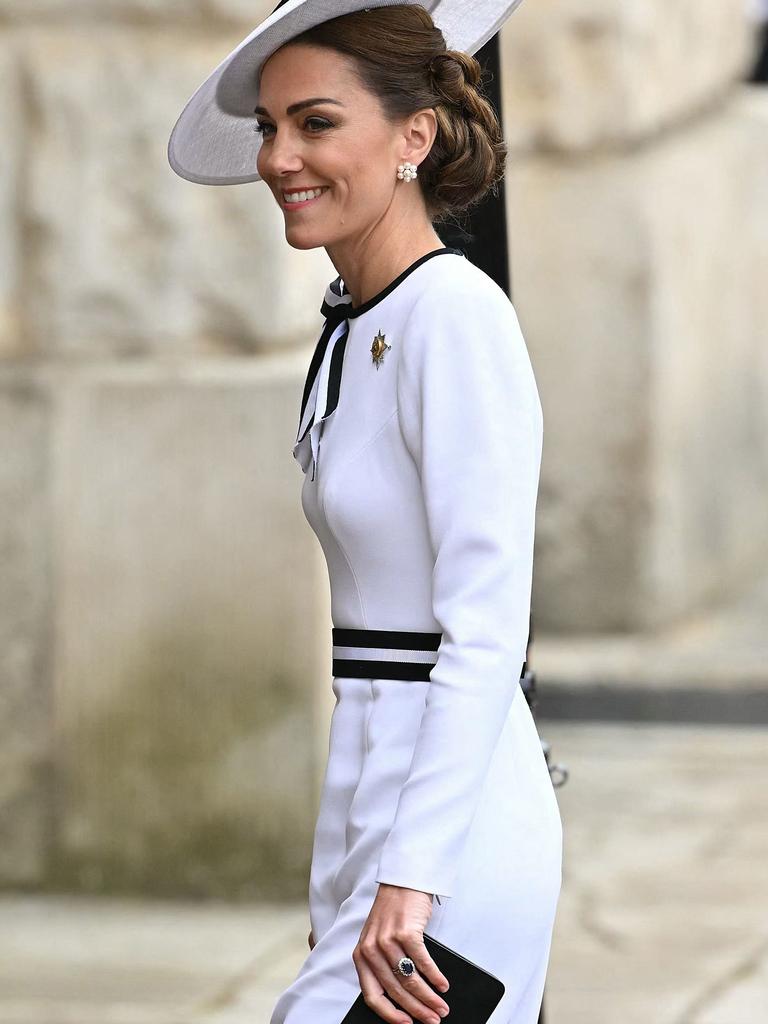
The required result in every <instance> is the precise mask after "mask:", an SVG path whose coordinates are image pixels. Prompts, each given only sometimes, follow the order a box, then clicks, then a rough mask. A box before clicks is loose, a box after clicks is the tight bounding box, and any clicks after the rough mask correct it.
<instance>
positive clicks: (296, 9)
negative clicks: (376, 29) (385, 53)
mask: <svg viewBox="0 0 768 1024" xmlns="http://www.w3.org/2000/svg"><path fill="white" fill-rule="evenodd" d="M417 2H418V3H420V6H422V7H425V8H426V9H427V10H428V11H429V13H430V14H431V15H432V20H433V21H434V23H435V25H436V26H437V27H438V28H439V29H440V30H441V31H442V33H443V35H444V37H445V41H446V45H447V46H448V49H449V50H463V51H464V52H465V53H470V54H473V53H476V52H477V50H479V49H480V47H481V46H483V45H484V44H485V43H486V42H488V40H489V39H490V38H491V37H492V36H493V35H495V33H496V32H498V31H499V29H500V28H501V26H502V25H503V24H504V22H505V20H506V19H507V18H508V17H509V15H510V14H511V13H512V12H513V11H514V10H515V8H516V7H518V6H519V5H520V3H521V2H522V0H281V2H280V3H279V4H278V5H277V7H276V8H275V9H274V11H273V12H272V13H271V14H270V15H269V17H268V18H266V19H265V20H264V21H262V23H261V24H260V25H259V26H258V27H257V28H255V29H254V30H253V32H251V33H250V35H248V36H246V37H245V39H243V40H242V42H240V43H238V45H237V46H236V47H235V49H234V50H233V51H232V52H231V53H230V54H228V56H226V57H225V58H224V60H223V61H222V62H221V63H220V64H219V65H218V67H217V68H215V70H214V71H213V72H212V73H211V74H210V75H209V76H208V78H207V79H206V80H205V81H204V82H203V84H202V85H201V86H199V87H198V88H197V89H196V90H195V92H194V93H193V94H192V96H191V97H190V99H189V100H188V101H187V104H186V106H185V107H184V109H183V110H182V112H181V114H180V116H179V118H178V120H177V121H176V124H175V125H174V127H173V131H172V132H171V136H170V139H169V140H168V161H169V163H170V165H171V167H172V168H173V169H174V171H175V172H176V173H177V174H178V175H180V176H181V177H182V178H186V179H187V180H188V181H194V182H196V183H198V184H200V185H241V184H243V183H245V182H247V181H260V180H261V176H260V175H259V173H258V171H257V170H256V158H257V156H258V152H259V148H260V146H261V136H260V135H259V133H258V132H255V131H254V126H255V123H256V122H255V116H254V107H255V106H256V105H257V103H258V100H259V97H258V93H259V75H260V73H261V66H262V64H264V62H265V61H266V59H267V58H268V57H270V56H271V55H272V54H273V53H274V52H275V50H278V49H279V48H280V47H281V46H282V45H283V44H284V43H287V42H288V40H289V39H292V38H293V37H294V36H297V35H299V33H301V32H303V31H304V30H305V29H308V28H311V27H312V26H313V25H318V24H319V23H320V22H322V21H328V20H329V19H331V18H338V17H340V16H341V15H343V14H350V13H351V12H352V11H360V10H364V9H366V8H373V7H391V6H393V5H394V4H401V3H414V4H415V3H417Z"/></svg>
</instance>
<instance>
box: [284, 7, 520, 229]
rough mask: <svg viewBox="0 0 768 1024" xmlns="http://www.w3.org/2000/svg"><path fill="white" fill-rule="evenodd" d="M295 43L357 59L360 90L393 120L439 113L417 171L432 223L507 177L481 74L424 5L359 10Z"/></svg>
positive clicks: (498, 128)
mask: <svg viewBox="0 0 768 1024" xmlns="http://www.w3.org/2000/svg"><path fill="white" fill-rule="evenodd" d="M290 43H311V44H313V45H316V46H325V47H328V48H329V49H332V50H335V51H336V52H337V53H342V54H344V55H346V56H348V57H352V58H354V59H353V65H354V66H355V69H356V72H357V74H358V76H359V78H360V81H361V83H362V85H363V86H364V87H366V88H367V89H369V90H370V91H371V92H372V93H374V94H375V95H376V96H377V97H378V98H379V100H380V101H381V104H382V106H383V108H384V112H385V115H386V116H387V117H389V118H391V119H392V120H393V121H396V120H399V119H401V118H404V117H408V116H409V115H410V114H414V113H416V112H417V111H419V110H424V109H426V108H429V107H432V108H434V111H435V116H436V118H437V134H436V136H435V140H434V143H433V145H432V148H431V149H430V151H429V153H428V155H427V156H426V158H425V159H424V161H423V163H422V164H421V165H420V166H419V173H418V179H419V182H420V185H421V189H422V192H423V194H424V199H425V203H426V207H427V213H428V214H429V217H430V219H431V220H432V221H439V220H443V219H445V218H446V217H448V216H450V215H452V214H457V213H461V212H463V211H465V210H467V209H468V208H469V207H471V206H473V205H475V204H476V203H478V202H480V200H481V199H482V198H483V197H484V196H485V195H486V193H487V192H488V191H489V190H491V189H493V188H494V187H495V185H496V183H497V182H498V181H500V179H501V178H502V177H503V176H504V168H505V163H506V157H507V147H506V144H505V142H504V138H503V135H502V130H501V126H500V124H499V120H498V117H497V115H496V113H495V111H494V109H493V107H492V106H491V104H490V102H489V101H488V99H487V97H486V96H485V95H484V93H483V90H482V84H481V77H482V68H481V66H480V64H479V63H478V61H477V60H475V58H474V57H472V56H471V55H470V54H468V53H464V52H463V51H461V50H449V49H447V48H446V44H445V38H444V36H443V33H442V32H441V31H440V29H439V28H437V27H436V25H435V24H434V22H433V21H432V17H431V15H430V14H429V12H428V11H427V10H426V9H425V8H424V7H422V6H420V5H418V4H395V5H392V6H386V7H376V8H369V9H368V10H364V11H354V12H353V13H351V14H344V15H341V16H340V17H338V18H332V19H330V20H329V21H324V22H321V23H320V24H319V25H315V26H313V27H312V28H310V29H307V30H306V31H305V32H302V33H301V35H299V36H295V37H294V38H293V39H292V40H290V42H289V44H288V45H290Z"/></svg>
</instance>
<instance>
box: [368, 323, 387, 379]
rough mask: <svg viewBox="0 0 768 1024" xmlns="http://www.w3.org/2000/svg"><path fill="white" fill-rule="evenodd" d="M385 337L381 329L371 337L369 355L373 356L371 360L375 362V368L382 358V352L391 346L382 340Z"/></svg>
mask: <svg viewBox="0 0 768 1024" xmlns="http://www.w3.org/2000/svg"><path fill="white" fill-rule="evenodd" d="M385 337H386V335H384V334H382V333H381V329H379V333H378V334H377V335H376V337H375V338H374V339H373V344H372V345H371V356H372V357H373V362H374V363H375V365H376V369H377V370H378V368H379V363H380V362H381V361H382V359H383V358H384V353H385V352H386V351H387V349H388V348H392V346H391V345H387V343H386V342H385V341H384V338H385Z"/></svg>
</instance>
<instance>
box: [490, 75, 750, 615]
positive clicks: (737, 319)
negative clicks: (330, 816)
mask: <svg viewBox="0 0 768 1024" xmlns="http://www.w3.org/2000/svg"><path fill="white" fill-rule="evenodd" d="M767 165H768V93H765V92H764V91H761V90H760V89H759V88H757V87H748V86H744V87H742V88H741V89H740V90H737V91H736V92H735V93H734V97H733V100H732V102H730V103H729V104H728V105H727V106H725V107H724V108H723V109H722V110H721V111H720V113H719V114H718V115H717V116H713V117H707V118H703V119H700V120H699V121H698V122H696V123H692V124H691V125H689V126H688V128H687V130H686V131H684V132H683V131H681V132H678V133H676V134H675V135H674V136H669V137H667V138H666V139H665V140H664V141H663V142H660V143H658V144H656V145H654V146H652V147H651V146H649V147H646V148H644V149H643V150H642V151H635V152H633V153H632V154H627V155H620V156H610V157H604V158H600V159H597V158H592V159H590V160H586V161H568V162H562V161H557V160H555V159H550V158H547V157H543V156H538V157H535V158H530V159H525V160H520V161H518V162H517V163H516V164H515V166H514V167H513V169H512V171H511V173H510V176H509V181H508V186H509V187H508V188H507V198H508V204H509V213H510V231H511V237H512V265H513V271H512V273H513V285H514V298H515V304H516V307H517V309H518V312H519V314H520V317H521V322H522V324H523V328H524V330H525V333H526V337H527V340H528V342H529V346H530V349H531V352H532V358H533V360H534V364H535V369H536V372H537V378H538V381H539V386H540V391H541V394H542V403H543V405H544V416H545V428H544V431H545V438H544V465H543V467H542V485H541V496H540V502H539V520H538V531H537V543H538V549H539V550H538V555H537V559H536V580H535V588H536V590H535V596H534V606H535V608H536V614H537V621H538V622H539V623H540V625H541V626H542V627H543V628H552V629H559V630H567V629H597V630H600V629H623V628H642V627H644V626H651V625H659V624H662V623H664V622H666V621H668V620H670V619H671V618H673V617H674V616H678V615H684V614H685V613H686V612H689V611H690V610H692V609H694V608H695V607H697V606H699V605H703V604H706V603H708V602H709V601H711V600H714V599H715V598H717V597H722V596H723V595H724V594H725V593H726V592H727V591H728V590H729V589H735V588H737V587H738V586H740V585H741V584H742V583H743V582H745V581H748V580H750V579H752V578H754V574H755V573H756V572H759V571H760V568H761V566H762V565H764V564H765V559H766V556H768V535H766V531H765V509H766V494H768V356H767V354H766V353H767V352H768V346H766V329H765V324H766V323H768V289H767V288H766V286H765V268H766V267H767V266H768V175H766V174H765V167H766V166H767Z"/></svg>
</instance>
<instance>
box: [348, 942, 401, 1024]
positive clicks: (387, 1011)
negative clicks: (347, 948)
mask: <svg viewBox="0 0 768 1024" xmlns="http://www.w3.org/2000/svg"><path fill="white" fill-rule="evenodd" d="M352 959H353V960H354V961H355V967H356V968H357V974H358V977H359V979H360V990H361V991H362V993H363V999H364V1000H365V1004H366V1006H370V1008H371V1009H372V1010H373V1012H374V1013H376V1014H378V1016H379V1017H381V1018H382V1019H383V1020H387V1021H389V1022H390V1024H413V1022H412V1021H411V1018H410V1017H406V1016H405V1015H404V1014H403V1011H402V1010H398V1009H397V1007H396V1006H393V1005H392V1003H391V1001H390V1000H389V998H388V997H387V994H386V992H382V990H381V985H380V984H379V981H378V978H377V977H376V975H375V974H374V972H373V971H372V970H371V968H370V967H369V966H368V963H367V961H366V959H365V957H364V956H363V955H362V953H361V952H360V947H359V946H358V948H357V949H356V950H355V951H354V952H353V954H352Z"/></svg>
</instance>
